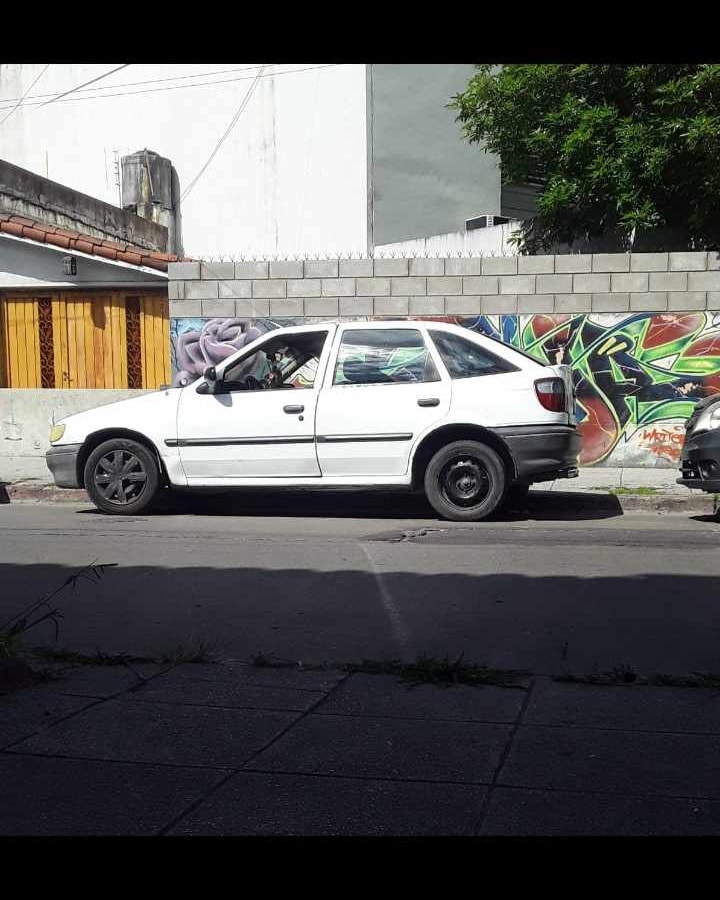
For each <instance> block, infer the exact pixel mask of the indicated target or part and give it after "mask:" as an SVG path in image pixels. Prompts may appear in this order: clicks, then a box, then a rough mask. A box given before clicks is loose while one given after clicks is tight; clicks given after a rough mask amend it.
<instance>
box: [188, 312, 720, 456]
mask: <svg viewBox="0 0 720 900" xmlns="http://www.w3.org/2000/svg"><path fill="white" fill-rule="evenodd" d="M358 320H360V321H362V320H364V321H366V320H367V317H358ZM312 321H313V320H312V319H307V318H306V319H282V320H272V319H195V318H193V319H173V320H172V325H171V336H172V345H173V346H172V353H173V371H174V383H175V384H179V383H182V382H183V380H185V381H187V380H192V379H194V378H197V377H198V376H199V375H201V374H202V371H203V369H204V368H205V366H208V365H215V364H217V363H219V362H221V361H222V360H224V359H226V358H227V357H228V356H230V355H232V354H233V353H235V352H236V351H237V350H240V349H242V347H244V346H245V345H246V344H248V343H250V342H251V341H253V340H255V338H257V337H259V336H260V335H261V334H264V333H265V332H268V331H271V330H273V329H274V328H277V327H279V326H286V325H293V324H297V325H300V324H303V323H306V324H309V323H310V322H312ZM318 321H320V320H318ZM324 321H327V320H324ZM442 321H450V322H455V323H457V324H459V325H462V326H464V327H465V328H469V329H471V330H472V331H478V332H481V333H483V334H487V335H489V336H491V337H493V338H496V339H499V340H502V341H504V342H505V343H507V344H510V345H511V346H513V347H516V348H518V349H519V350H523V351H525V352H526V353H529V354H530V355H531V356H534V357H535V358H536V359H538V360H539V361H541V362H543V363H547V364H557V363H565V364H568V365H570V366H571V367H572V372H573V379H574V383H575V391H576V395H577V407H576V413H577V420H578V428H579V430H580V432H581V434H582V438H583V443H582V451H581V456H580V462H581V464H582V465H611V466H617V465H625V466H653V467H657V466H660V467H667V468H674V467H675V466H676V465H677V460H678V459H679V455H680V450H681V448H682V442H683V438H684V430H685V429H684V422H685V421H686V420H687V418H688V417H689V415H690V414H691V412H692V408H693V405H694V404H695V402H696V401H697V400H698V399H700V398H701V397H704V396H707V395H708V394H712V393H718V392H720V315H718V314H713V313H660V314H658V313H653V314H647V313H640V314H622V315H615V314H612V315H610V314H603V315H586V314H582V315H541V314H535V315H527V316H522V315H494V316H493V315H486V316H475V317H472V318H466V317H454V316H453V317H449V316H444V317H442Z"/></svg>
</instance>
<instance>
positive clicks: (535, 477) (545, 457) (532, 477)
mask: <svg viewBox="0 0 720 900" xmlns="http://www.w3.org/2000/svg"><path fill="white" fill-rule="evenodd" d="M493 431H494V432H495V434H497V435H498V437H500V438H502V439H503V441H505V443H506V444H507V446H508V449H509V450H510V453H511V454H512V457H513V459H514V460H515V468H516V470H517V477H518V480H520V481H530V482H533V481H551V480H553V479H555V478H575V477H577V474H578V470H577V464H578V454H579V453H580V434H579V432H578V430H577V429H576V428H574V427H572V426H570V425H544V426H538V425H524V426H512V427H508V428H494V429H493Z"/></svg>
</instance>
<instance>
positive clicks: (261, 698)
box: [128, 674, 325, 712]
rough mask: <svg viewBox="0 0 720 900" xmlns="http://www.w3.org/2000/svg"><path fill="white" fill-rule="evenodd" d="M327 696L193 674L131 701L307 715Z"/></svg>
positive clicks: (152, 686)
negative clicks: (234, 682) (271, 710)
mask: <svg viewBox="0 0 720 900" xmlns="http://www.w3.org/2000/svg"><path fill="white" fill-rule="evenodd" d="M324 696H325V695H324V694H322V693H320V692H319V691H297V690H294V689H293V688H274V687H269V686H267V687H258V686H257V685H254V684H243V683H238V684H233V683H232V682H229V681H198V680H195V679H194V678H192V677H191V676H189V675H180V676H175V675H173V674H170V675H166V676H162V677H160V678H156V679H153V680H152V681H150V682H148V683H147V684H144V685H143V686H141V687H139V688H138V689H137V690H136V691H133V693H132V694H128V699H131V700H137V701H139V702H145V701H148V700H150V701H153V702H155V703H182V704H185V705H192V706H220V707H226V708H237V709H275V710H286V711H294V712H304V711H305V710H307V709H310V708H311V707H312V706H313V705H314V704H315V703H317V702H318V701H319V700H322V698H323V697H324Z"/></svg>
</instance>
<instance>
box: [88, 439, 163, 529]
mask: <svg viewBox="0 0 720 900" xmlns="http://www.w3.org/2000/svg"><path fill="white" fill-rule="evenodd" d="M84 480H85V490H86V491H87V492H88V494H89V495H90V499H91V500H92V502H93V503H94V504H95V506H97V508H98V509H99V510H101V511H102V512H106V513H112V514H114V515H120V516H123V515H124V516H127V515H133V514H134V513H139V512H141V511H142V510H145V509H148V507H149V506H150V504H151V503H152V501H153V500H154V499H155V497H156V495H157V492H158V488H159V486H160V471H159V469H158V464H157V460H156V459H155V456H154V455H153V453H152V452H151V451H150V450H148V448H147V447H145V446H144V445H143V444H139V443H138V442H137V441H131V440H127V439H125V438H112V439H111V440H109V441H105V442H104V443H103V444H100V446H98V447H96V448H95V449H94V450H93V451H92V453H91V454H90V456H88V458H87V462H86V463H85V472H84Z"/></svg>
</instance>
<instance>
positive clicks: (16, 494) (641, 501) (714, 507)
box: [0, 481, 720, 516]
mask: <svg viewBox="0 0 720 900" xmlns="http://www.w3.org/2000/svg"><path fill="white" fill-rule="evenodd" d="M530 497H532V498H533V499H534V500H535V501H536V502H537V501H539V502H542V503H552V504H553V505H557V504H558V503H561V504H563V505H566V506H567V507H568V508H569V509H573V510H581V509H597V508H598V507H600V506H605V507H607V508H608V509H609V508H611V507H613V508H615V509H616V510H618V511H619V510H622V512H657V513H686V514H690V513H693V514H695V513H696V514H701V515H708V516H712V515H717V514H720V503H719V502H718V499H716V497H715V495H714V494H705V493H701V492H699V491H687V494H686V495H683V494H681V493H679V492H669V491H668V492H667V493H663V492H658V493H657V494H649V495H648V494H613V493H611V492H610V491H593V490H588V491H582V492H581V491H566V492H563V491H531V493H530ZM7 503H87V504H90V503H91V501H90V498H89V497H88V495H87V493H86V492H85V491H84V490H80V489H78V490H73V489H66V488H57V487H55V485H54V484H42V483H40V484H33V483H29V482H16V483H14V484H8V483H6V482H1V481H0V504H7Z"/></svg>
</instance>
